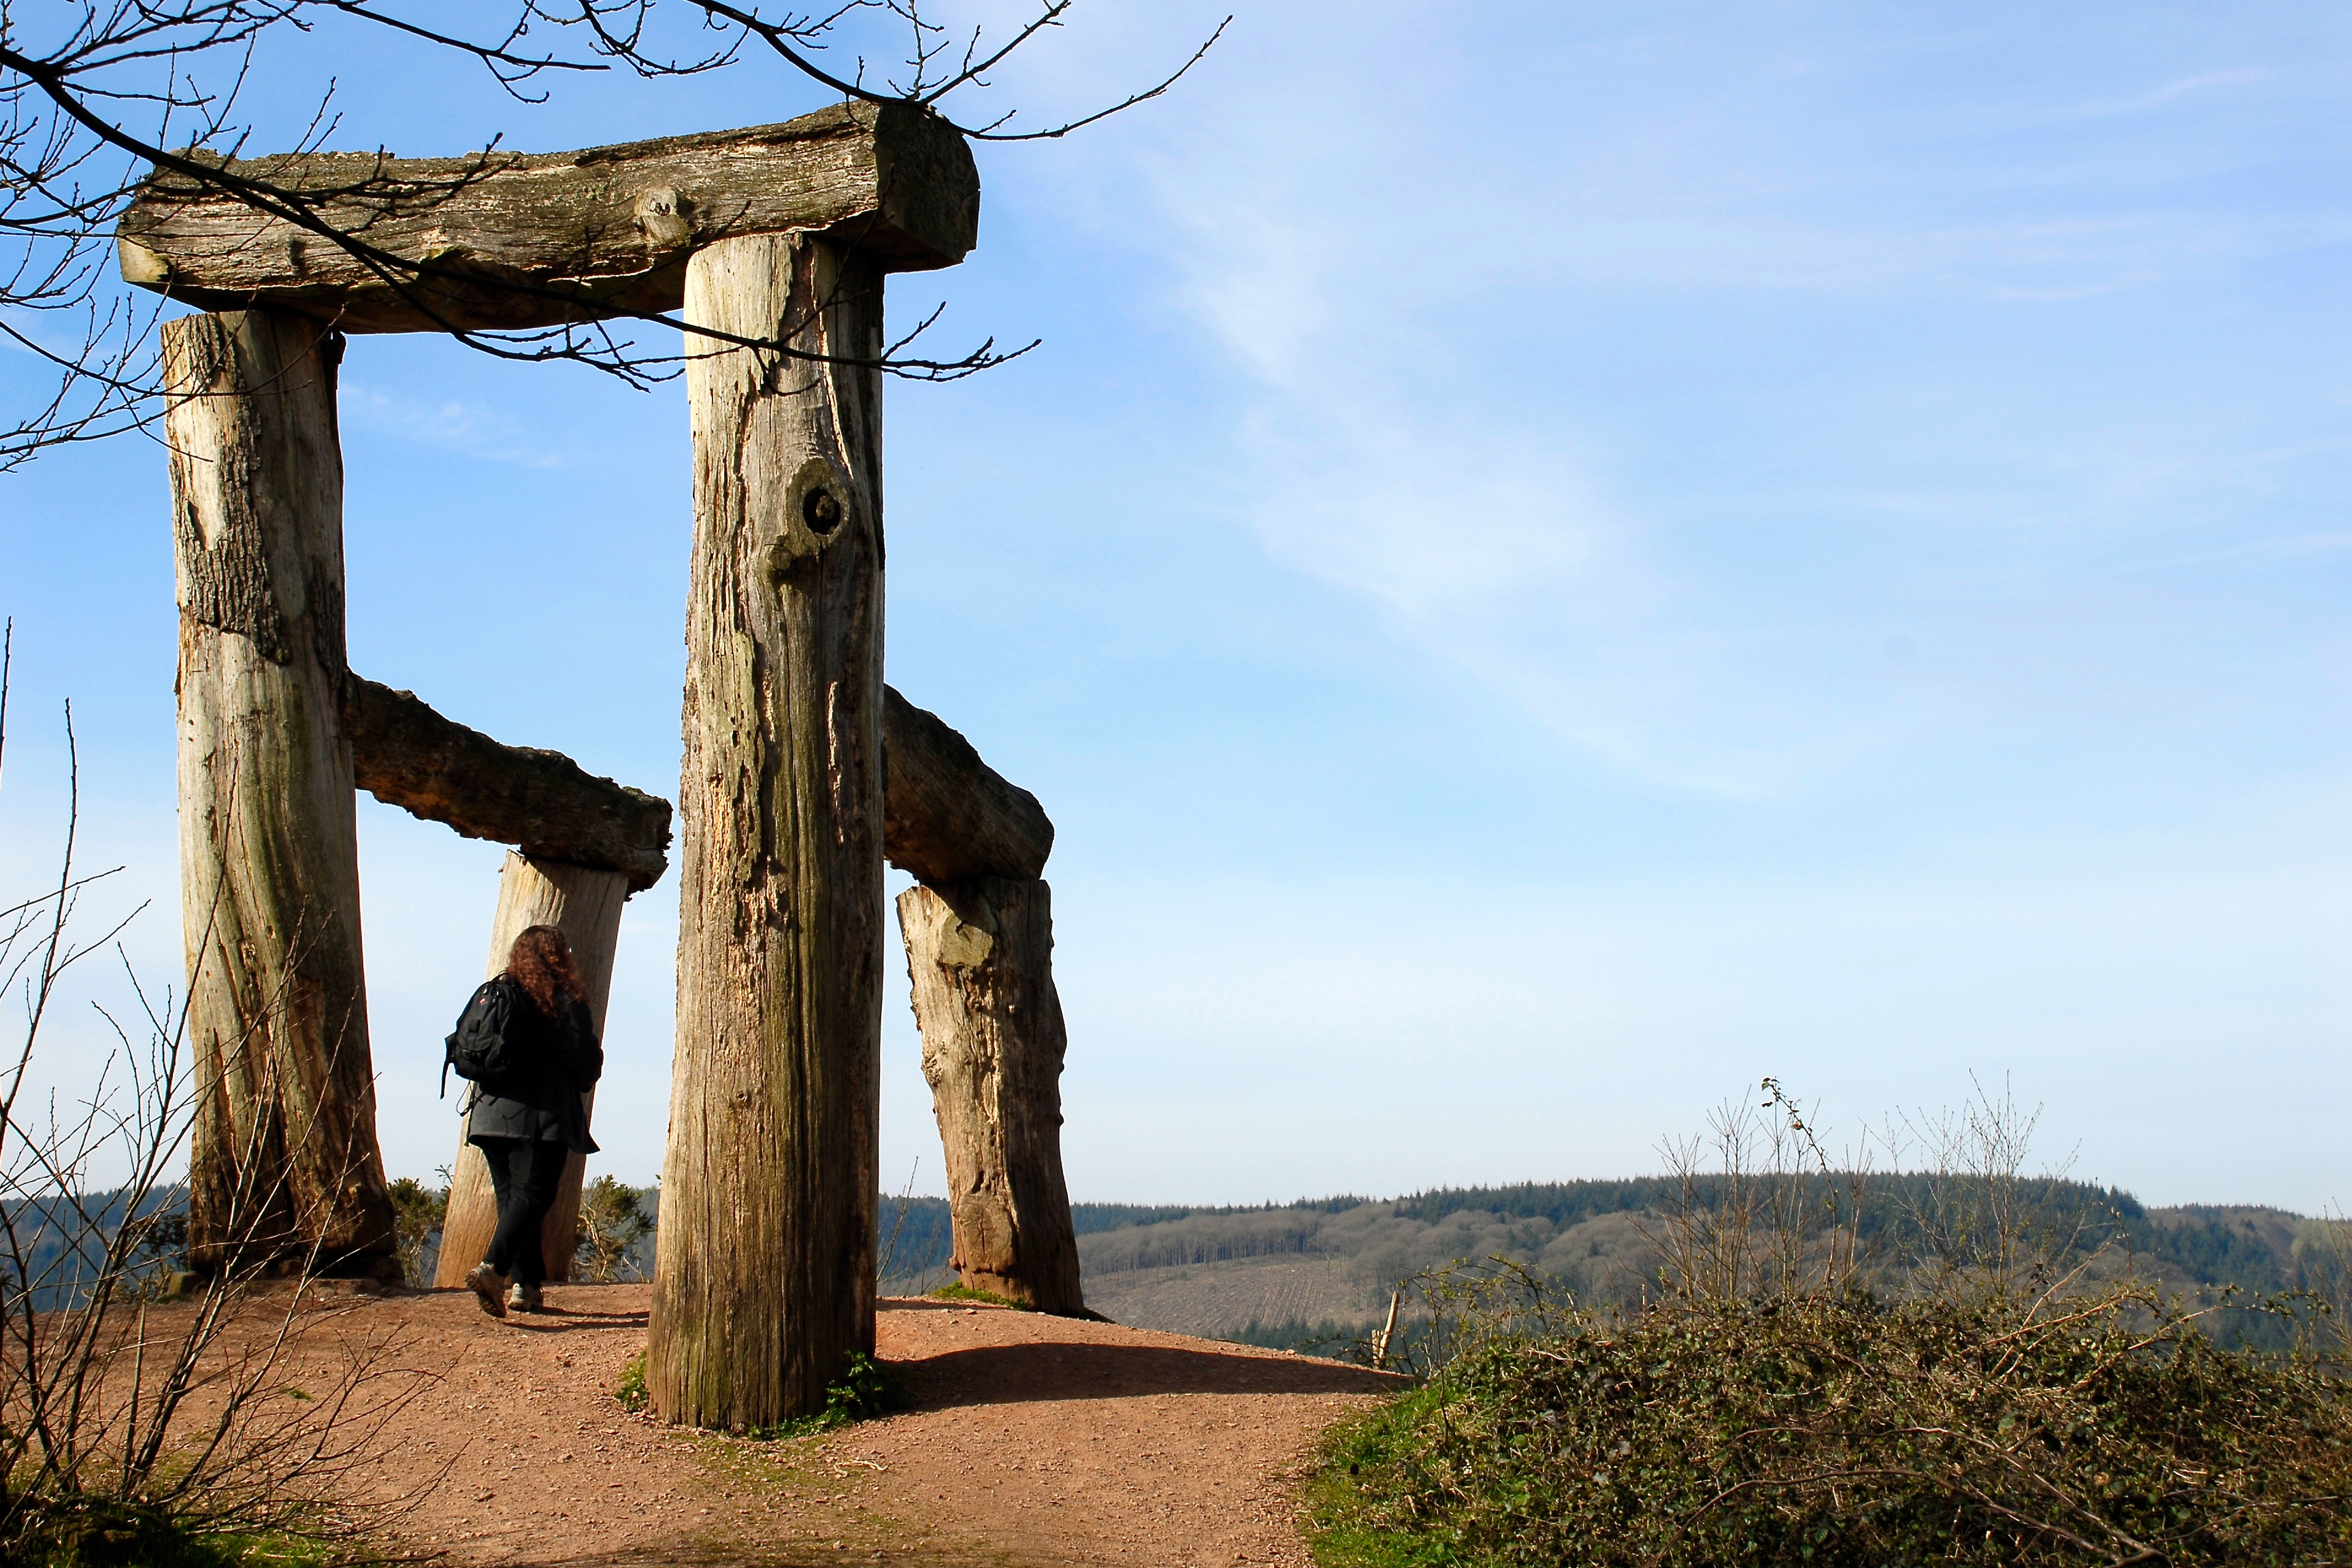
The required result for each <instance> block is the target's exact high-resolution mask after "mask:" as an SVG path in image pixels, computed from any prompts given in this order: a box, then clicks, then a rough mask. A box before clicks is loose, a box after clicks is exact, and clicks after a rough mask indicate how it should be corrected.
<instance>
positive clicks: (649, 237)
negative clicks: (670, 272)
mask: <svg viewBox="0 0 2352 1568" xmlns="http://www.w3.org/2000/svg"><path fill="white" fill-rule="evenodd" d="M687 205H688V204H687V200H686V198H685V197H684V196H682V195H679V194H678V191H677V186H675V185H650V186H647V187H646V189H644V190H642V191H639V192H638V193H637V203H636V217H637V226H638V227H639V228H641V229H643V230H644V231H645V236H646V241H647V242H648V243H649V244H651V245H652V246H653V247H655V248H656V249H658V250H672V249H675V248H677V247H678V246H681V245H684V244H685V243H686V242H687V241H688V240H690V239H692V238H693V237H694V222H693V220H692V219H691V218H689V217H688V216H687Z"/></svg>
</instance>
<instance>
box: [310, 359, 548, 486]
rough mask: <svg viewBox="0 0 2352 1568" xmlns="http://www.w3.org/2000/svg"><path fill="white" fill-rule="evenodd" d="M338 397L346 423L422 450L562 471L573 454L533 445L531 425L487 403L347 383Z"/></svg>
mask: <svg viewBox="0 0 2352 1568" xmlns="http://www.w3.org/2000/svg"><path fill="white" fill-rule="evenodd" d="M338 398H339V412H340V415H341V419H342V422H343V423H344V424H346V425H349V426H353V427H355V428H359V429H363V430H367V431H371V432H373V433H375V434H378V435H383V436H392V437H399V438H400V439H402V440H406V441H415V442H416V443H418V444H419V445H421V446H426V447H441V448H443V449H444V450H447V451H455V452H462V453H464V454H466V455H467V457H471V458H486V459H488V461H491V462H496V463H512V464H515V465H518V466H520V467H522V468H562V467H564V466H566V465H567V464H569V463H571V462H572V461H573V460H574V458H575V456H576V454H575V453H573V452H572V451H569V450H565V449H562V448H559V447H551V446H548V445H544V444H536V443H534V442H532V441H531V440H530V439H529V438H528V437H530V435H531V434H533V432H532V431H531V430H530V426H526V425H525V424H524V423H523V422H521V421H520V420H518V419H515V418H513V417H511V416H507V415H503V414H501V413H499V411H498V410H497V409H495V408H493V407H491V406H490V405H488V404H486V403H481V402H476V401H470V400H467V399H463V398H444V399H441V400H439V401H437V402H436V401H431V400H427V399H424V398H418V397H414V396H411V395H408V394H406V393H403V392H397V391H392V390H387V389H384V388H379V387H373V386H369V385H367V384H363V383H362V384H354V383H352V382H351V381H349V380H345V381H344V382H343V384H342V385H341V388H340V389H339V394H338Z"/></svg>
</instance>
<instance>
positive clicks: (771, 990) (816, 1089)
mask: <svg viewBox="0 0 2352 1568" xmlns="http://www.w3.org/2000/svg"><path fill="white" fill-rule="evenodd" d="M685 310H686V316H687V320H688V321H693V322H696V323H698V324H703V325H709V326H713V327H718V328H721V329H724V330H725V331H730V332H736V333H740V334H742V335H743V336H746V337H760V338H766V337H775V336H778V335H780V334H781V335H782V338H783V340H784V341H786V342H790V343H792V344H793V345H794V346H795V347H797V348H799V349H801V350H803V351H805V352H808V353H822V354H824V355H828V356H834V357H835V358H836V359H838V358H842V357H856V358H869V359H870V358H873V357H876V356H878V355H879V353H880V352H881V349H882V342H883V341H882V276H881V272H880V270H879V268H878V267H877V264H876V263H875V262H874V261H873V260H872V259H871V258H866V257H865V256H864V255H862V254H859V253H856V252H845V251H844V250H843V249H841V248H839V247H836V246H835V245H834V244H832V243H830V242H828V241H825V240H822V239H818V238H815V237H808V236H793V235H782V234H779V235H751V236H743V237H736V238H731V239H725V240H721V241H719V243H718V244H716V245H713V246H711V247H709V248H707V249H705V250H702V251H699V252H698V253H697V254H696V255H695V257H694V259H693V260H692V262H690V263H689V264H688V268H687V278H686V305H685ZM688 353H689V358H688V363H687V400H688V409H689V410H690V416H691V422H692V427H693V434H694V519H695V521H694V553H693V562H692V567H691V574H690V578H691V580H690V584H689V587H688V600H687V631H686V644H687V670H686V705H685V706H686V711H685V724H684V727H685V742H686V756H685V762H684V764H683V766H682V768H681V770H680V776H679V781H678V788H679V795H678V812H679V818H680V830H679V840H680V842H679V854H678V862H679V879H678V898H679V905H680V908H679V918H678V952H677V1052H676V1055H675V1057H674V1058H673V1063H674V1065H673V1067H672V1069H671V1071H672V1078H671V1086H670V1121H669V1142H668V1147H667V1153H666V1155H665V1157H664V1161H663V1165H662V1199H661V1229H660V1233H659V1241H658V1243H657V1246H656V1263H655V1268H654V1300H653V1316H652V1324H651V1331H650V1336H649V1340H648V1346H647V1357H646V1388H647V1391H648V1392H649V1393H650V1394H651V1395H652V1399H653V1407H654V1410H655V1411H656V1414H658V1415H660V1416H661V1417H662V1418H663V1419H664V1420H667V1421H670V1422H673V1423H679V1422H684V1423H691V1424H693V1425H696V1426H707V1427H718V1428H727V1429H734V1428H740V1427H756V1426H769V1425H772V1424H773V1423H775V1422H777V1421H781V1420H784V1419H786V1418H789V1417H792V1416H797V1415H808V1414H811V1413H813V1412H814V1411H816V1410H818V1409H820V1408H822V1407H823V1405H824V1394H825V1385H826V1384H828V1383H829V1382H831V1381H832V1380H833V1379H834V1378H835V1377H837V1376H838V1375H839V1374H840V1373H841V1371H842V1369H843V1365H844V1363H845V1360H846V1358H847V1357H848V1356H849V1355H850V1354H851V1353H852V1352H860V1351H862V1352H868V1353H870V1352H872V1350H873V1348H874V1223H875V1207H876V1194H877V1186H878V1184H879V1182H880V1170H879V1167H878V1164H877V1151H876V1146H875V1129H876V1124H877V1121H878V1120H879V1117H880V1102H879V1080H880V1057H881V1021H882V1020H881V1011H882V918H883V910H882V906H883V886H882V791H883V763H882V737H881V724H882V482H881V456H882V444H881V414H882V395H881V379H880V375H879V373H878V372H877V371H876V370H874V369H872V368H871V367H870V366H858V365H850V364H843V363H812V362H810V361H808V360H796V359H788V358H784V357H782V356H780V355H777V354H774V353H759V352H756V351H752V350H743V349H738V350H730V351H727V352H723V353H720V352H716V351H715V349H714V347H713V346H712V345H709V344H707V343H706V344H698V346H696V347H693V348H691V349H690V350H689V351H688Z"/></svg>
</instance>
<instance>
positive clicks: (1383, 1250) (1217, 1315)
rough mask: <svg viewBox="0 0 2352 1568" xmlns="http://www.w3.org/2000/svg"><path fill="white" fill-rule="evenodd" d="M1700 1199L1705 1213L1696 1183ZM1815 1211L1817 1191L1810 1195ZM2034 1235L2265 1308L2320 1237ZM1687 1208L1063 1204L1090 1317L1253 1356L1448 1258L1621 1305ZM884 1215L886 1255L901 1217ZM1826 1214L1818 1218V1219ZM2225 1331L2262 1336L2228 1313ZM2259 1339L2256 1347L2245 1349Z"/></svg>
mask: <svg viewBox="0 0 2352 1568" xmlns="http://www.w3.org/2000/svg"><path fill="white" fill-rule="evenodd" d="M1949 1185H1950V1184H1949V1183H1948V1182H1947V1183H1945V1184H1942V1186H1938V1184H1937V1179H1936V1178H1930V1177H1925V1176H1912V1177H1901V1178H1889V1177H1880V1178H1877V1179H1875V1180H1874V1183H1873V1184H1871V1185H1870V1187H1869V1189H1868V1194H1869V1195H1868V1197H1867V1200H1866V1201H1865V1204H1864V1215H1863V1224H1862V1226H1861V1230H1862V1232H1863V1235H1864V1242H1865V1246H1866V1247H1867V1246H1870V1245H1873V1244H1877V1245H1880V1246H1881V1247H1883V1248H1884V1249H1885V1250H1886V1251H1888V1252H1889V1253H1890V1254H1891V1253H1893V1252H1895V1251H1897V1250H1902V1249H1905V1248H1908V1247H1916V1245H1917V1244H1918V1243H1919V1242H1920V1240H1921V1236H1920V1233H1919V1226H1920V1221H1921V1216H1922V1215H1925V1216H1927V1218H1928V1220H1929V1221H1930V1223H1932V1222H1933V1220H1934V1217H1935V1215H1937V1212H1938V1210H1937V1205H1939V1204H1946V1205H1948V1202H1949V1194H1948V1191H1947V1190H1946V1189H1948V1187H1949ZM1698 1194H1699V1195H1700V1197H1701V1198H1702V1200H1703V1201H1705V1200H1706V1199H1707V1197H1708V1189H1707V1186H1706V1184H1705V1183H1702V1184H1701V1185H1700V1187H1699V1189H1698ZM1821 1195H1822V1200H1823V1202H1824V1204H1825V1203H1826V1200H1827V1197H1828V1188H1827V1187H1826V1185H1825V1186H1824V1187H1823V1189H1822V1194H1821ZM2016 1195H2017V1198H2018V1202H2019V1205H2020V1207H2021V1212H2022V1214H2023V1215H2024V1223H2025V1224H2026V1225H2028V1226H2039V1227H2040V1228H2042V1230H2044V1231H2045V1232H2047V1233H2049V1234H2053V1235H2061V1236H2063V1237H2067V1238H2069V1239H2071V1241H2072V1250H2073V1251H2074V1252H2075V1253H2077V1254H2079V1255H2081V1256H2083V1257H2085V1258H2088V1257H2090V1256H2091V1255H2092V1254H2094V1253H2096V1254H2098V1260H2097V1262H2096V1263H2095V1265H2094V1268H2095V1272H2097V1273H2099V1274H2102V1275H2105V1274H2108V1273H2112V1272H2115V1271H2117V1270H2119V1269H2120V1268H2125V1267H2134V1268H2138V1269H2139V1270H2140V1271H2141V1272H2143V1273H2146V1274H2149V1275H2152V1276H2154V1277H2155V1278H2157V1279H2160V1280H2162V1281H2163V1282H2164V1283H2165V1284H2167V1285H2168V1286H2169V1287H2170V1288H2172V1289H2181V1290H2187V1289H2199V1288H2209V1287H2215V1286H2224V1285H2236V1286H2239V1287H2241V1288H2242V1289H2243V1290H2244V1291H2246V1292H2247V1293H2248V1294H2249V1295H2250V1296H2252V1297H2262V1296H2268V1295H2272V1294H2274V1293H2276V1292H2278V1291H2281V1290H2285V1289H2294V1288H2295V1287H2297V1286H2299V1285H2301V1284H2303V1283H2304V1282H2305V1268H2304V1262H2303V1257H2302V1250H2303V1247H2304V1246H2305V1244H2307V1243H2308V1242H2309V1241H2310V1240H2311V1239H2313V1238H2314V1237H2315V1236H2316V1235H2317V1234H2318V1232H2319V1226H2318V1225H2317V1223H2316V1222H2314V1221H2311V1220H2307V1219H2305V1217H2304V1216H2302V1215H2295V1214H2291V1213H2289V1212H2287V1211H2285V1210H2283V1209H2274V1208H2262V1207H2253V1206H2224V1205H2185V1206H2182V1207H2179V1208H2149V1207H2147V1206H2146V1205H2142V1204H2141V1203H2140V1202H2139V1200H2137V1198H2135V1197H2133V1196H2132V1195H2131V1194H2129V1193H2126V1192H2124V1191H2121V1190H2120V1189H2116V1188H2109V1187H2097V1186H2093V1185H2090V1184H2084V1183H2078V1182H2050V1181H2038V1182H2027V1183H2023V1184H2020V1185H2019V1187H2018V1189H2017V1194H2016ZM1682 1201H1683V1194H1682V1188H1681V1185H1680V1184H1679V1183H1678V1182H1675V1181H1674V1180H1671V1179H1668V1178H1663V1177H1656V1178H1634V1179H1630V1180H1624V1181H1600V1182H1560V1183H1549V1184H1537V1183H1530V1184H1524V1185H1519V1186H1508V1187H1455V1188H1444V1189H1439V1190H1437V1191H1433V1192H1426V1193H1415V1194H1411V1195H1410V1196H1406V1197H1401V1198H1361V1197H1355V1196H1340V1197H1331V1198H1320V1199H1313V1200H1306V1201H1301V1202H1298V1203H1295V1204H1287V1205H1262V1206H1258V1207H1223V1208H1208V1207H1203V1208H1184V1207H1181V1206H1160V1207H1141V1206H1135V1205H1111V1204H1079V1205H1074V1207H1073V1210H1072V1217H1073V1219H1074V1220H1075V1222H1076V1228H1077V1231H1078V1255H1079V1258H1080V1262H1081V1265H1082V1267H1083V1268H1084V1271H1085V1279H1086V1290H1087V1303H1088V1304H1089V1305H1090V1306H1093V1307H1094V1308H1095V1309H1096V1310H1099V1311H1101V1312H1103V1313H1105V1314H1106V1315H1108V1316H1109V1317H1111V1318H1114V1319H1117V1320H1118V1321H1120V1322H1124V1323H1132V1324H1135V1325H1137V1326H1139V1327H1148V1328H1160V1329H1168V1330H1172V1331H1178V1332H1183V1333H1194V1334H1202V1335H1205V1336H1208V1337H1211V1338H1225V1339H1242V1340H1246V1341H1249V1342H1254V1343H1267V1344H1281V1345H1299V1344H1304V1343H1308V1342H1314V1341H1317V1340H1318V1339H1321V1340H1326V1341H1331V1340H1339V1339H1345V1338H1351V1337H1355V1336H1358V1335H1360V1334H1361V1333H1363V1332H1365V1331H1368V1330H1369V1329H1370V1326H1372V1323H1373V1321H1374V1320H1375V1319H1376V1318H1377V1316H1378V1315H1379V1314H1380V1313H1381V1311H1382V1310H1384V1309H1385V1307H1386V1305H1387V1301H1388V1293H1389V1291H1390V1290H1391V1289H1392V1288H1393V1287H1394V1285H1395V1284H1396V1282H1397V1281H1398V1280H1400V1279H1403V1278H1404V1277H1405V1276H1407V1275H1410V1274H1412V1273H1413V1272H1415V1271H1416V1270H1419V1269H1423V1268H1433V1267H1436V1266H1439V1265H1442V1264H1444V1263H1448V1262H1451V1261H1454V1260H1455V1259H1457V1258H1489V1257H1495V1256H1498V1255H1499V1256H1502V1257H1507V1258H1513V1259H1515V1260H1517V1261H1518V1262H1521V1263H1525V1264H1527V1265H1528V1266H1529V1267H1531V1268H1536V1269H1538V1270H1540V1271H1542V1272H1543V1273H1545V1274H1547V1275H1549V1276H1550V1277H1552V1278H1553V1279H1557V1280H1558V1281H1559V1283H1560V1284H1561V1285H1562V1286H1564V1287H1565V1288H1567V1289H1570V1290H1572V1291H1574V1292H1575V1293H1576V1294H1577V1295H1578V1296H1580V1298H1582V1299H1584V1300H1588V1301H1614V1300H1626V1299H1628V1298H1629V1297H1630V1296H1632V1295H1634V1294H1637V1293H1638V1292H1640V1291H1641V1290H1642V1289H1643V1288H1644V1287H1645V1286H1649V1285H1654V1281H1655V1279H1656V1277H1657V1267H1658V1261H1659V1259H1658V1254H1657V1243H1658V1242H1659V1241H1660V1240H1661V1239H1662V1238H1663V1237H1664V1231H1665V1228H1666V1219H1667V1216H1668V1215H1670V1214H1671V1213H1672V1212H1674V1210H1675V1205H1677V1204H1679V1203H1680V1202H1682ZM899 1208H900V1205H899V1202H898V1200H897V1199H895V1198H894V1199H887V1200H885V1202H884V1204H883V1205H882V1228H883V1232H884V1237H885V1239H886V1243H887V1237H888V1236H889V1233H890V1231H891V1229H892V1227H893V1224H894V1221H895V1220H896V1217H897V1215H898V1211H899ZM1824 1212H1826V1210H1825V1209H1824ZM905 1215H906V1217H905V1219H904V1221H903V1223H900V1224H898V1247H897V1248H896V1250H895V1252H894V1254H893V1257H892V1265H891V1268H890V1270H889V1272H890V1274H891V1276H892V1277H893V1278H892V1279H890V1281H889V1282H888V1284H887V1286H886V1287H885V1288H886V1289H889V1290H893V1291H904V1290H910V1289H915V1288H917V1287H919V1286H926V1285H935V1284H938V1283H940V1282H941V1281H942V1280H944V1279H945V1278H946V1273H945V1270H946V1266H947V1261H948V1256H949V1224H948V1211H947V1204H946V1203H945V1201H944V1200H941V1199H938V1198H922V1199H914V1200H911V1201H909V1202H908V1204H907V1205H905ZM2233 1320H2234V1321H2235V1326H2236V1331H2250V1330H2254V1331H2258V1330H2259V1328H2260V1325H2259V1324H2255V1323H2253V1322H2252V1321H2250V1320H2249V1319H2248V1315H2247V1314H2243V1313H2239V1314H2233ZM2257 1337H2259V1335H2257Z"/></svg>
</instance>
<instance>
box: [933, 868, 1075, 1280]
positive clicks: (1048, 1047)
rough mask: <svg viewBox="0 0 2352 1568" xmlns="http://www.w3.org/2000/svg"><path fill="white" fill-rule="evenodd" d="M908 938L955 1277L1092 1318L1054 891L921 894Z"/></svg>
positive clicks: (980, 888)
mask: <svg viewBox="0 0 2352 1568" xmlns="http://www.w3.org/2000/svg"><path fill="white" fill-rule="evenodd" d="M898 929H899V930H900V931H903V932H904V933H905V934H906V938H907V973H908V978H909V979H910V980H911V981H912V982H913V987H914V1005H915V1023H916V1026H917V1027H918V1028H919V1029H920V1030H921V1031H922V1036H923V1077H924V1078H925V1079H928V1080H929V1083H930V1086H931V1109H932V1112H933V1114H934V1115H936V1116H937V1117H938V1118H939V1123H940V1144H941V1145H942V1147H943V1148H944V1149H945V1151H946V1154H947V1170H948V1206H949V1210H950V1215H951V1218H952V1221H953V1224H954V1230H955V1257H954V1259H953V1263H952V1266H953V1267H954V1268H955V1269H956V1271H957V1273H958V1274H959V1275H960V1276H961V1279H962V1280H963V1282H964V1283H965V1284H966V1285H968V1286H970V1287H971V1288H972V1289H976V1290H988V1291H992V1292H993V1293H994V1294H996V1295H1000V1296H1005V1297H1009V1298H1011V1299H1012V1300H1016V1301H1026V1302H1028V1303H1029V1304H1030V1305H1032V1306H1034V1307H1036V1308H1038V1309H1039V1310H1043V1311H1047V1312H1060V1313H1063V1314H1066V1315H1074V1314H1077V1313H1082V1312H1084V1311H1085V1310H1086V1302H1085V1300H1084V1299H1083V1297H1082V1296H1081V1293H1080V1291H1079V1287H1078V1242H1077V1237H1076V1234H1075V1233H1074V1232H1073V1230H1072V1228H1071V1226H1070V1194H1069V1189H1068V1187H1067V1186H1066V1184H1064V1182H1063V1180H1062V1089H1061V1080H1062V1053H1063V1050H1064V1047H1066V1043H1067V1039H1068V1037H1067V1036H1066V1034H1065V1033H1064V1031H1063V1027H1062V1003H1061V998H1060V997H1059V996H1058V995H1057V994H1055V990H1054V970H1053V955H1054V913H1053V904H1052V893H1051V890H1050V889H1047V887H1046V886H1045V883H1044V882H1042V881H1039V880H1036V879H1034V878H1032V879H1013V878H1006V877H982V878H976V879H972V880H971V881H967V882H961V883H958V884H955V885H953V886H951V887H949V888H945V889H940V888H931V887H927V886H922V885H918V886H916V887H912V888H909V889H907V890H906V891H905V892H903V893H901V894H899V895H898Z"/></svg>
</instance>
